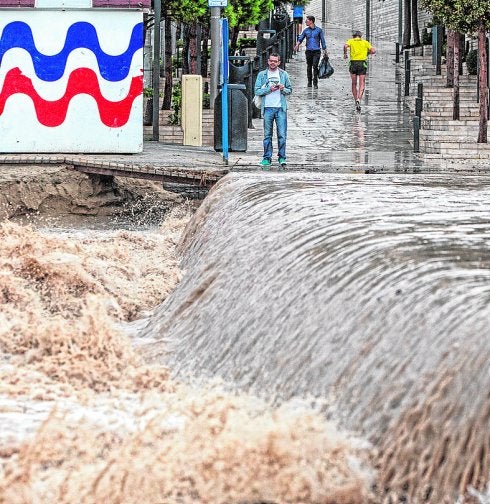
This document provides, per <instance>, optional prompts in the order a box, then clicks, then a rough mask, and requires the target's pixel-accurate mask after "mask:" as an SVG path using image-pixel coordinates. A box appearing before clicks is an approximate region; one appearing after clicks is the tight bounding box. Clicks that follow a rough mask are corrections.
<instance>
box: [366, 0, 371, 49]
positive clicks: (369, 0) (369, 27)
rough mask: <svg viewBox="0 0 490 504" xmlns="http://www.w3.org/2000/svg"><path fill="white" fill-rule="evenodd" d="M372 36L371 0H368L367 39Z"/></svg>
mask: <svg viewBox="0 0 490 504" xmlns="http://www.w3.org/2000/svg"><path fill="white" fill-rule="evenodd" d="M370 38H371V0H366V40H369V39H370Z"/></svg>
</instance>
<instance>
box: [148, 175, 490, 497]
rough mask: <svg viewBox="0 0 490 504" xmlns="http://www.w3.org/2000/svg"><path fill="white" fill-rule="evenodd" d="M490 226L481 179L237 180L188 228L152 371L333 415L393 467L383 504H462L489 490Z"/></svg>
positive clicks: (160, 315) (157, 320) (151, 350)
mask: <svg viewBox="0 0 490 504" xmlns="http://www.w3.org/2000/svg"><path fill="white" fill-rule="evenodd" d="M489 216H490V185H489V183H488V180H486V179H481V178H469V177H466V178H465V177H461V176H458V177H452V176H448V175H445V176H443V175H424V176H423V177H421V176H413V175H410V176H398V175H388V176H377V175H370V176H364V175H350V176H345V175H333V174H324V175H313V174H310V175H303V174H294V173H293V174H288V175H282V174H278V175H274V174H270V177H269V176H268V178H264V176H263V175H244V174H235V175H232V176H229V177H227V178H225V179H223V180H222V181H221V182H220V183H219V184H218V186H216V187H215V188H214V190H213V191H212V192H211V194H210V195H209V196H208V198H207V199H206V200H205V201H204V203H203V205H202V206H201V208H200V209H199V211H198V212H197V214H196V215H195V217H194V218H193V220H192V221H191V223H190V225H189V226H188V229H187V232H186V235H185V238H184V242H183V250H184V261H183V268H184V269H185V270H186V274H185V276H184V278H183V280H182V282H181V283H180V284H179V286H178V287H177V289H176V290H175V291H174V292H173V294H172V295H171V296H170V297H169V298H168V299H167V301H166V302H165V303H164V304H163V305H162V306H161V307H159V308H158V309H157V310H156V311H155V312H154V314H153V315H152V317H151V318H150V319H149V321H148V324H147V326H146V328H144V329H143V330H142V332H141V336H142V337H143V338H152V339H151V340H150V339H149V340H148V343H147V344H146V345H144V347H143V348H144V349H145V354H146V358H147V360H148V362H154V363H155V362H158V363H166V364H169V365H170V367H171V368H172V370H173V372H174V373H175V374H176V375H177V376H179V377H186V376H192V377H193V379H195V377H196V376H219V377H221V378H222V379H223V380H224V381H225V382H227V383H233V384H234V385H235V386H236V387H238V388H239V389H241V390H250V391H252V392H254V393H258V394H261V395H263V396H265V397H266V398H268V399H269V400H272V401H274V402H275V403H280V402H281V401H282V400H287V399H291V398H295V397H311V396H312V397H316V398H322V399H326V400H327V402H328V406H327V407H326V410H325V411H326V413H327V414H328V415H329V416H330V417H331V418H334V419H335V420H336V421H337V422H339V424H340V425H341V426H342V427H343V428H345V429H350V430H353V431H356V432H358V433H360V434H361V435H363V436H366V437H367V438H368V439H369V440H370V441H371V442H372V443H373V444H374V446H375V448H376V450H377V452H378V457H377V462H376V464H377V467H378V469H379V471H378V477H377V492H378V499H377V502H381V499H384V500H385V501H386V502H398V500H395V499H396V497H394V496H403V497H404V499H405V500H404V501H403V502H410V503H411V504H414V503H418V502H431V503H435V504H439V503H442V502H456V500H457V498H458V496H459V495H460V494H463V493H465V492H466V490H467V488H468V485H473V486H476V487H478V488H483V487H484V486H485V484H486V482H487V480H488V479H489V474H490V472H489V470H490V451H489V450H490V446H489V439H490V438H489V436H488V432H489V428H490V425H489V419H490V399H489V392H488V391H489V390H490V373H489V366H488V363H489V354H490V340H489V338H488V337H487V336H488V327H489V323H490V241H489V240H490V238H489V237H490V218H489ZM154 338H157V339H158V338H161V339H162V341H164V342H165V343H164V344H162V342H159V341H154ZM169 346H170V348H171V349H172V353H171V354H170V355H168V354H167V350H168V348H169ZM390 495H391V496H393V500H392V501H390V498H391V497H390Z"/></svg>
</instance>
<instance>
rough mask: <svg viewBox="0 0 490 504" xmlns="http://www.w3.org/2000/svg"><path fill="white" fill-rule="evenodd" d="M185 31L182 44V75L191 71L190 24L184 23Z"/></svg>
mask: <svg viewBox="0 0 490 504" xmlns="http://www.w3.org/2000/svg"><path fill="white" fill-rule="evenodd" d="M182 31H183V34H182V35H183V37H182V38H183V40H184V44H183V45H182V75H186V74H188V73H190V70H189V42H190V40H189V32H190V26H189V25H188V24H186V25H184V29H183V30H182Z"/></svg>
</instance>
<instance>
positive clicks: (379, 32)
mask: <svg viewBox="0 0 490 504" xmlns="http://www.w3.org/2000/svg"><path fill="white" fill-rule="evenodd" d="M323 1H325V2H326V14H327V22H328V23H332V24H335V25H340V26H345V27H346V28H350V29H356V30H360V31H361V32H362V33H365V31H366V0H351V1H350V2H346V1H345V0H323ZM321 2H322V0H312V1H311V2H310V3H309V4H308V6H307V7H306V11H307V13H309V12H312V11H313V14H314V15H315V16H317V18H318V20H320V19H321V13H322V3H321ZM370 3H371V23H370V24H371V37H370V38H371V40H372V41H373V43H374V42H375V41H376V40H377V39H381V40H387V41H393V43H395V42H397V41H398V15H399V0H370ZM431 19H432V16H431V15H430V14H428V13H427V12H423V11H421V9H419V27H420V30H422V29H423V28H424V26H425V25H426V24H427V23H428V22H429V21H430V20H431ZM421 36H422V35H421Z"/></svg>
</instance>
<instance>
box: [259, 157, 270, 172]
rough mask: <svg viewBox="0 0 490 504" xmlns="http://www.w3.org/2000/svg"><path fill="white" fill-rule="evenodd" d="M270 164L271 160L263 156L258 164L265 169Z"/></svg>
mask: <svg viewBox="0 0 490 504" xmlns="http://www.w3.org/2000/svg"><path fill="white" fill-rule="evenodd" d="M270 165H271V160H270V159H267V158H264V159H262V161H261V162H260V163H259V166H262V169H263V170H267V169H268V168H269V167H270Z"/></svg>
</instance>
